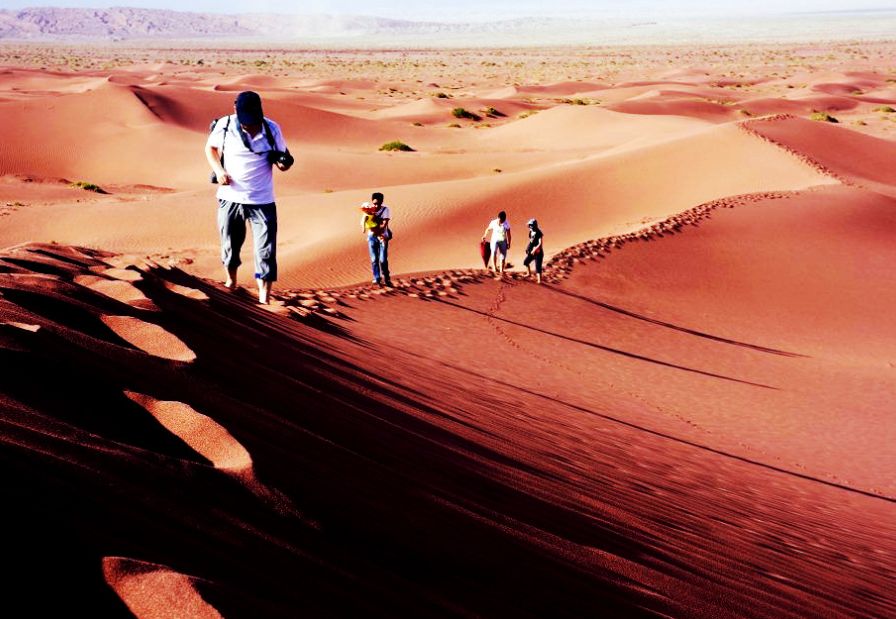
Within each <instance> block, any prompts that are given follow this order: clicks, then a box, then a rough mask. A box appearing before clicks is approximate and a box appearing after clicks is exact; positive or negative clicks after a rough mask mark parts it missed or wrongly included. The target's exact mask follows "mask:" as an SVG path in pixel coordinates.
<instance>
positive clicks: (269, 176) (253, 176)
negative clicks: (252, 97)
mask: <svg viewBox="0 0 896 619" xmlns="http://www.w3.org/2000/svg"><path fill="white" fill-rule="evenodd" d="M265 120H266V121H267V123H268V126H270V128H271V133H272V134H273V136H274V144H276V146H277V150H280V151H285V150H286V142H285V141H284V140H283V134H282V133H281V131H280V125H278V124H277V123H275V122H274V121H273V120H270V119H269V118H265ZM225 127H227V117H226V116H225V117H224V118H221V119H220V120H218V124H216V125H215V128H214V129H213V130H212V132H211V133H210V134H209V136H208V141H207V142H206V144H207V145H208V146H213V147H215V148H217V149H218V152H219V153H220V152H221V147H222V146H223V147H224V170H225V171H226V172H227V173H228V174H229V175H230V184H229V185H219V186H218V199H219V200H229V201H230V202H239V203H241V204H269V203H271V202H273V201H274V175H273V173H272V170H271V164H270V163H268V160H267V153H268V151H270V150H271V145H270V143H269V142H268V138H267V129H266V128H265V126H264V125H262V128H261V131H260V132H259V134H258V135H256V136H255V137H254V138H253V137H250V136H248V135H246V136H245V137H246V139H247V140H248V142H249V146H251V150H250V149H248V148H246V146H245V145H244V144H243V140H242V139H241V138H240V133H243V130H242V128H241V127H240V122H239V121H238V120H237V119H236V114H232V115H231V116H230V126H229V127H227V142H226V143H225V142H224V128H225ZM253 151H254V152H253Z"/></svg>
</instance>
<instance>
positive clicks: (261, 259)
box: [205, 91, 294, 304]
mask: <svg viewBox="0 0 896 619" xmlns="http://www.w3.org/2000/svg"><path fill="white" fill-rule="evenodd" d="M233 107H234V111H235V112H236V113H235V114H231V115H229V116H224V117H221V118H219V119H217V120H216V121H214V123H213V124H212V129H211V132H210V133H209V136H208V141H207V142H206V144H205V157H206V159H208V164H209V165H210V166H211V168H212V171H213V176H212V182H213V183H217V184H218V193H217V197H218V231H219V232H220V234H221V260H222V262H223V263H224V269H225V270H226V271H227V280H226V281H225V282H224V285H225V286H227V287H228V288H236V270H237V268H238V267H239V266H240V264H241V261H240V249H242V246H243V241H245V240H246V222H247V221H248V222H249V223H251V225H252V237H253V242H254V245H255V280H256V281H257V283H258V302H259V303H265V304H266V303H268V301H269V299H270V294H271V285H272V284H273V282H275V281H277V205H276V204H275V203H274V179H273V174H272V172H271V169H272V166H277V168H278V169H280V170H282V171H286V170H288V169H289V168H290V167H292V164H293V162H294V160H293V157H292V155H290V154H289V150H288V149H287V148H286V142H284V140H283V133H282V132H281V131H280V125H278V124H277V123H275V122H274V121H273V120H270V119H268V118H265V116H264V114H263V113H262V110H261V97H259V96H258V94H256V93H254V92H251V91H247V92H241V93H240V94H239V95H238V96H237V98H236V100H235V101H234V103H233Z"/></svg>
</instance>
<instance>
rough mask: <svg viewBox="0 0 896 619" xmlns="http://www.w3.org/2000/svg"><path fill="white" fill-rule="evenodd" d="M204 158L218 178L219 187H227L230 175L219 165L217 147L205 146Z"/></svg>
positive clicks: (219, 159)
mask: <svg viewBox="0 0 896 619" xmlns="http://www.w3.org/2000/svg"><path fill="white" fill-rule="evenodd" d="M205 158H206V159H207V160H208V165H210V166H211V168H212V171H213V172H214V173H215V176H217V177H218V183H219V184H221V185H229V184H230V175H229V174H228V173H227V172H226V171H225V170H224V166H222V165H221V151H220V150H218V147H217V146H212V145H211V144H206V145H205Z"/></svg>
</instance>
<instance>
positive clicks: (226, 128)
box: [208, 115, 230, 167]
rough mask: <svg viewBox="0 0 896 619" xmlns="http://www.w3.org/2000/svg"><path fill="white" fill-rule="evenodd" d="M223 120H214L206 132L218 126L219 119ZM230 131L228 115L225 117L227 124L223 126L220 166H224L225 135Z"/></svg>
mask: <svg viewBox="0 0 896 619" xmlns="http://www.w3.org/2000/svg"><path fill="white" fill-rule="evenodd" d="M222 118H224V117H223V116H222V117H221V118H216V119H214V120H213V121H212V124H210V125H209V127H208V132H209V133H211V132H212V131H214V130H215V128H216V127H217V126H218V123H219V122H221V119H222ZM229 130H230V115H228V116H227V123H226V124H225V125H224V137H223V138H221V157H220V159H221V166H222V167H223V166H224V148H225V147H226V146H227V133H228V132H229Z"/></svg>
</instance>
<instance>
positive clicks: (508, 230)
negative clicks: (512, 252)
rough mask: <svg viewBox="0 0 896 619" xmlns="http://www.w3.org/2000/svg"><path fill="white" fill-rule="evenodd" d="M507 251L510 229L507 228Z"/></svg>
mask: <svg viewBox="0 0 896 619" xmlns="http://www.w3.org/2000/svg"><path fill="white" fill-rule="evenodd" d="M507 249H510V228H507Z"/></svg>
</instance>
